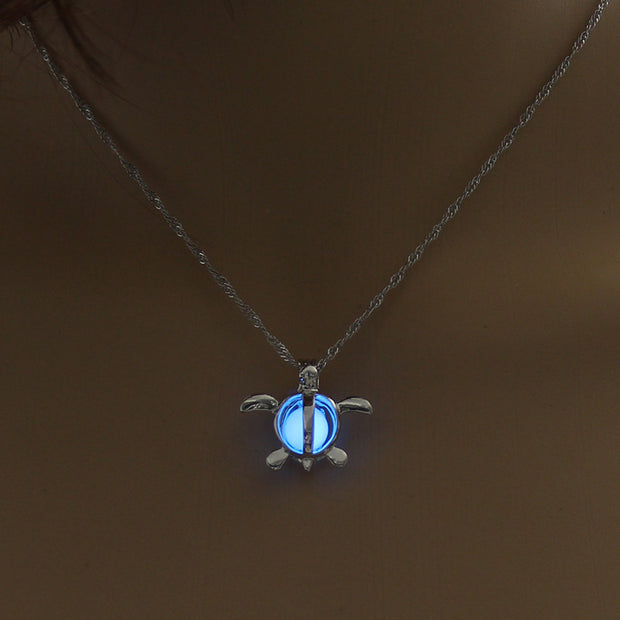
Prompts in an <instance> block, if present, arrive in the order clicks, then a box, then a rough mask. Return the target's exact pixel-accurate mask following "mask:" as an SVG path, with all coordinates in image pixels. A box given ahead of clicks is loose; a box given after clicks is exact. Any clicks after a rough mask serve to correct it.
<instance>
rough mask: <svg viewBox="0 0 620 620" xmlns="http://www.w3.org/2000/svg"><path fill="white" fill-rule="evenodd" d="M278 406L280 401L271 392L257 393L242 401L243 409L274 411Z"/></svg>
mask: <svg viewBox="0 0 620 620" xmlns="http://www.w3.org/2000/svg"><path fill="white" fill-rule="evenodd" d="M277 408H278V401H277V400H276V399H275V398H274V397H273V396H269V394H255V395H254V396H249V397H248V398H246V399H245V400H244V401H243V402H242V403H241V411H243V412H245V411H272V412H274V411H275V410H276V409H277Z"/></svg>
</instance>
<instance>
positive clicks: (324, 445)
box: [241, 366, 372, 471]
mask: <svg viewBox="0 0 620 620" xmlns="http://www.w3.org/2000/svg"><path fill="white" fill-rule="evenodd" d="M241 411H243V412H245V411H270V412H271V413H273V414H275V418H274V427H275V430H276V435H277V436H278V439H279V440H280V443H281V444H282V447H281V448H278V449H277V450H274V451H273V452H272V453H271V454H270V455H269V456H268V457H267V465H269V467H271V469H280V468H281V467H282V465H284V463H285V462H286V460H287V459H288V458H289V456H290V457H291V458H293V459H295V460H296V461H299V462H300V463H301V464H302V466H303V468H304V469H305V470H306V471H310V470H311V469H312V466H313V465H314V463H315V462H316V461H320V460H321V459H323V458H327V460H328V461H329V462H330V463H331V464H332V465H336V467H344V466H345V465H346V464H347V461H348V456H347V453H346V452H345V451H344V450H343V449H342V448H337V447H336V446H335V445H334V444H335V442H336V439H337V438H338V431H339V429H340V414H342V413H348V412H351V411H353V412H358V413H366V414H371V413H372V405H371V404H370V403H369V402H368V401H367V400H365V399H363V398H347V399H345V400H342V401H340V402H339V403H335V402H334V401H333V400H332V399H331V398H328V397H327V396H324V395H323V394H319V372H318V370H317V369H316V368H315V367H314V366H305V367H304V368H303V369H302V370H301V372H300V373H299V387H298V388H297V394H294V395H293V396H289V397H288V398H286V399H285V400H284V401H282V403H278V401H277V400H276V399H275V398H274V397H273V396H269V395H268V394H256V395H255V396H250V397H249V398H246V399H245V400H244V401H243V402H242V403H241Z"/></svg>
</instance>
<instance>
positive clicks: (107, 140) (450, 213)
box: [19, 0, 611, 371]
mask: <svg viewBox="0 0 620 620" xmlns="http://www.w3.org/2000/svg"><path fill="white" fill-rule="evenodd" d="M610 1H611V0H602V1H601V2H599V3H598V5H597V7H596V9H595V10H594V12H593V13H592V15H591V16H590V19H589V20H588V23H587V24H586V27H585V29H584V30H583V32H582V33H581V34H580V35H579V36H578V37H577V39H576V40H575V42H574V43H573V45H572V48H571V51H570V53H569V54H568V55H567V56H565V57H564V59H563V60H562V62H561V63H560V64H559V65H558V66H557V68H556V69H555V71H554V72H553V74H552V75H551V78H550V79H549V80H548V81H547V82H546V83H545V84H544V85H543V86H542V88H541V89H540V90H539V91H538V94H537V95H536V97H535V98H534V100H533V101H532V103H531V104H530V105H528V106H527V107H526V108H525V110H524V112H523V113H522V114H521V116H519V121H518V122H517V124H516V125H515V126H514V127H513V128H512V129H511V130H510V131H509V132H508V133H507V134H506V135H505V136H504V137H503V138H502V140H501V142H500V143H499V146H498V147H497V148H496V149H495V151H493V153H491V155H489V157H488V158H487V159H486V161H485V162H484V163H483V164H482V166H481V167H480V170H479V171H478V173H477V174H476V175H475V176H474V177H472V178H471V179H470V180H469V182H468V183H467V185H466V186H465V189H464V190H463V191H462V192H461V194H460V195H459V196H458V197H457V198H456V200H454V202H452V203H451V204H450V206H449V207H448V208H447V209H446V211H445V212H444V214H443V216H442V217H441V219H440V220H439V221H438V222H437V223H436V224H435V225H434V226H433V227H432V228H431V230H430V231H429V232H428V233H427V235H426V237H424V240H423V241H422V242H421V243H420V244H419V245H418V246H417V247H416V248H415V249H414V250H413V252H411V254H409V256H408V257H407V260H406V261H405V262H404V263H403V265H402V266H401V267H400V268H399V269H398V271H396V272H395V273H394V274H393V275H392V276H391V277H390V279H389V281H388V283H387V284H386V285H385V286H384V287H383V289H381V291H379V292H378V293H377V294H376V295H375V296H374V297H373V298H372V299H371V300H370V303H369V304H368V306H367V307H366V309H365V310H364V311H363V312H362V313H361V314H360V315H359V316H358V317H357V318H356V319H355V320H354V321H353V322H352V323H351V324H350V325H349V326H348V327H347V329H346V331H345V333H344V335H343V336H342V338H340V339H339V340H338V341H337V342H336V343H335V344H333V345H332V346H331V347H329V349H327V351H326V353H325V356H324V357H323V358H321V359H320V360H318V362H316V364H315V366H316V368H317V370H319V371H321V370H323V368H325V366H326V365H327V363H328V362H330V361H331V360H333V359H334V358H335V357H336V355H338V353H340V350H341V349H342V347H343V346H344V345H345V344H346V343H347V342H348V341H349V340H350V339H351V338H353V336H355V334H356V333H357V332H358V331H359V329H360V328H361V326H362V325H363V324H364V323H365V322H366V320H367V319H368V318H369V317H370V315H371V314H372V313H373V312H374V311H375V310H376V309H377V308H379V306H380V305H381V304H382V303H383V301H384V299H385V296H386V295H387V294H388V293H389V292H390V291H391V290H392V289H394V288H396V287H397V286H398V285H399V284H400V283H401V282H402V281H403V278H404V277H405V275H406V274H407V272H408V271H409V269H411V267H413V265H415V264H416V263H417V262H418V261H419V260H420V258H422V255H423V254H424V251H425V250H426V248H427V247H428V246H429V245H430V244H431V243H432V242H433V241H435V239H437V237H439V235H440V233H441V231H442V230H443V228H444V226H445V225H446V224H447V223H448V222H449V221H450V220H451V219H452V218H454V216H455V215H456V214H457V213H458V212H459V210H460V208H461V205H462V204H463V201H464V200H465V199H466V198H468V197H469V196H471V194H473V193H474V192H475V191H476V189H477V188H478V185H480V181H481V180H482V179H483V178H484V177H485V176H486V175H487V174H489V172H491V170H493V168H494V167H495V164H496V163H497V160H498V159H499V158H500V156H501V155H502V153H504V152H505V151H507V150H508V149H509V148H510V147H511V146H512V143H513V142H514V139H515V137H516V136H517V134H518V133H519V131H520V130H521V129H522V128H523V127H525V126H526V125H527V124H528V123H529V122H530V120H531V119H532V117H533V116H534V114H535V112H536V110H537V109H538V107H539V106H540V104H541V103H542V102H543V101H544V100H545V99H546V98H547V97H548V96H549V94H550V93H551V91H552V89H553V87H554V86H555V84H556V83H557V82H558V80H559V79H560V78H561V77H562V76H563V75H564V74H565V73H566V70H567V69H568V67H569V66H570V64H571V61H572V60H573V57H574V56H575V55H576V54H577V53H578V52H579V51H580V50H581V48H582V47H583V46H584V45H585V44H586V41H587V40H588V38H589V36H590V33H591V32H592V30H593V29H594V28H595V26H596V25H597V24H598V22H599V21H600V19H601V16H602V15H603V11H604V10H605V8H606V7H607V6H608V5H609V3H610ZM19 23H20V24H21V26H22V27H23V28H24V29H25V30H26V31H27V33H28V34H29V35H30V37H31V39H32V41H33V43H34V45H35V46H36V48H37V50H38V51H39V53H40V54H41V56H42V58H43V60H44V61H45V62H46V64H47V66H48V68H49V70H50V72H51V74H52V75H53V76H54V77H55V78H56V80H58V82H59V83H60V85H61V86H62V87H63V88H64V89H65V90H66V91H67V92H68V93H69V95H70V96H71V98H72V99H73V101H74V103H75V105H76V106H77V108H78V109H79V111H80V112H81V113H82V115H83V116H84V118H86V120H87V121H88V122H89V123H90V124H91V125H92V126H93V128H94V130H95V132H96V133H97V135H98V136H99V138H101V140H102V141H103V143H104V144H105V145H107V146H108V148H109V149H110V150H111V151H112V152H113V153H114V154H115V155H116V157H117V158H118V160H119V162H120V164H121V166H122V167H123V169H124V170H125V172H126V173H127V175H128V176H129V177H130V178H131V179H133V180H134V181H135V182H136V184H137V185H138V187H139V188H140V189H141V190H142V193H143V194H144V195H145V196H146V198H147V200H148V201H149V202H150V203H151V204H152V205H153V207H155V209H156V210H157V211H158V212H159V214H160V215H161V217H162V218H163V219H164V221H165V222H166V224H168V226H169V227H170V228H171V229H172V230H173V232H174V233H175V234H176V235H177V236H178V237H180V238H181V239H182V240H183V242H184V243H185V245H186V246H187V249H188V250H189V251H190V252H191V253H192V254H193V255H194V257H195V258H196V259H197V260H198V262H199V263H200V264H201V265H203V266H204V267H206V269H207V270H208V271H209V273H210V274H211V276H212V277H213V279H214V280H215V282H216V284H218V286H220V287H221V288H222V289H223V290H224V293H226V295H227V296H228V297H230V298H231V299H232V300H233V301H234V303H235V304H236V305H237V307H238V308H239V309H240V310H241V312H242V313H243V314H244V315H245V316H246V318H247V319H248V320H249V321H250V323H251V324H252V325H254V327H256V328H257V329H258V330H259V331H260V332H262V334H263V335H264V336H265V338H266V339H267V341H268V342H269V344H270V345H271V346H272V347H273V349H274V350H275V351H276V353H277V354H278V355H279V356H280V357H281V358H282V359H283V360H284V361H285V362H287V363H288V364H291V365H293V366H296V367H298V368H300V367H301V366H302V365H304V364H306V363H307V362H300V361H299V360H298V359H297V358H295V356H294V355H293V354H292V353H291V352H290V351H289V349H288V348H287V347H286V346H285V345H284V344H283V343H282V342H281V341H280V340H279V339H278V338H277V337H276V336H274V335H273V333H271V332H270V331H269V330H268V329H267V327H266V326H265V324H264V323H263V320H262V319H261V318H260V316H259V315H258V314H257V312H256V311H255V310H254V309H253V308H252V307H251V306H250V305H249V304H248V303H247V302H245V301H244V300H243V299H242V298H241V297H240V296H239V294H238V293H237V291H236V290H235V287H234V286H233V285H232V284H231V283H230V281H229V280H228V278H227V277H226V276H225V275H224V274H222V273H221V272H220V271H218V270H217V269H216V268H215V267H214V266H213V264H212V263H211V261H210V260H209V258H208V257H207V254H206V252H205V251H204V250H203V249H202V248H201V247H200V246H199V245H198V244H197V243H196V242H195V241H194V240H193V239H192V238H191V237H190V236H189V235H188V234H187V232H186V231H185V228H184V227H183V224H182V223H181V222H180V221H179V219H178V218H177V217H176V216H174V215H173V214H172V213H171V212H170V210H169V209H168V208H167V207H166V206H165V205H164V202H163V200H162V199H161V197H160V196H159V194H158V193H157V192H155V191H154V190H153V189H152V188H151V187H150V185H149V184H148V183H147V182H146V181H145V180H144V177H143V176H142V173H141V172H140V171H139V170H138V168H137V167H136V166H135V164H133V163H132V162H131V161H130V160H129V159H128V158H127V157H126V156H125V155H124V154H123V153H122V151H121V150H120V148H119V147H118V145H117V144H116V142H115V140H114V139H113V138H112V136H111V135H110V134H109V132H108V130H107V129H106V128H105V127H104V126H103V125H102V124H101V121H100V120H99V119H98V118H97V116H96V115H95V113H94V112H93V109H92V107H91V106H90V104H89V103H88V102H86V101H85V100H84V99H83V98H82V97H81V96H80V95H79V94H78V93H77V91H76V89H75V88H74V87H73V85H72V83H71V82H70V81H69V78H68V77H67V76H66V74H65V73H64V72H63V71H62V70H61V69H60V67H59V66H58V65H57V64H56V62H55V61H54V59H53V58H52V57H51V55H50V53H49V51H48V49H47V47H46V46H45V45H44V44H43V43H42V42H41V40H40V39H39V38H38V36H37V35H36V33H35V31H34V29H33V27H32V23H31V22H30V20H29V19H28V18H23V19H21V20H20V22H19Z"/></svg>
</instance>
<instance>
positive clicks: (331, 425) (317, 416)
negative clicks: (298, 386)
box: [275, 394, 338, 454]
mask: <svg viewBox="0 0 620 620" xmlns="http://www.w3.org/2000/svg"><path fill="white" fill-rule="evenodd" d="M275 426H276V432H277V434H278V437H279V438H280V440H281V441H282V443H283V444H284V445H285V446H286V447H287V448H288V449H289V450H290V451H291V452H294V453H295V454H303V453H304V399H303V396H302V395H301V394H295V395H294V396H291V397H290V398H287V399H286V400H285V401H284V402H283V403H282V404H281V405H280V409H279V410H278V413H277V415H276V419H275ZM337 433H338V412H337V411H336V405H335V404H334V401H333V400H332V399H331V398H327V396H323V394H316V395H315V397H314V425H313V433H312V454H319V453H320V452H323V450H325V449H327V448H328V447H329V446H330V445H331V444H332V443H333V442H334V440H335V439H336V434H337Z"/></svg>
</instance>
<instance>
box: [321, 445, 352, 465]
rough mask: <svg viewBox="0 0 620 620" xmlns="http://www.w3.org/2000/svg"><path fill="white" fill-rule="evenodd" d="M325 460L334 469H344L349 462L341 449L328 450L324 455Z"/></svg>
mask: <svg viewBox="0 0 620 620" xmlns="http://www.w3.org/2000/svg"><path fill="white" fill-rule="evenodd" d="M325 456H326V457H327V460H328V461H329V462H330V463H331V464H332V465H335V466H336V467H344V466H345V465H346V464H347V461H348V460H349V457H348V456H347V453H346V452H345V451H344V450H343V449H342V448H336V446H334V447H333V448H330V449H329V450H328V451H327V453H326V454H325Z"/></svg>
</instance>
